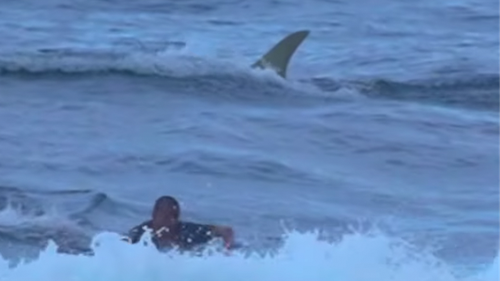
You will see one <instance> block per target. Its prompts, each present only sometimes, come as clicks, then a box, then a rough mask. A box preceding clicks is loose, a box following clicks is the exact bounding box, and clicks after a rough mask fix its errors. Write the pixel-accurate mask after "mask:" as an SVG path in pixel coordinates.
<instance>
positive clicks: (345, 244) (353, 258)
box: [0, 233, 498, 281]
mask: <svg viewBox="0 0 500 281" xmlns="http://www.w3.org/2000/svg"><path fill="white" fill-rule="evenodd" d="M316 237H317V236H316V234H314V233H310V234H298V233H291V234H289V236H288V238H287V239H286V243H285V245H284V247H283V248H282V249H281V250H280V251H279V252H278V253H276V254H274V255H266V256H261V255H259V254H251V255H245V254H244V253H240V252H233V253H231V254H230V255H227V254H224V253H220V252H215V253H214V252H212V254H211V255H204V256H193V255H189V254H180V253H177V252H169V253H159V252H158V251H157V250H156V249H155V248H154V247H152V246H144V245H143V244H142V243H139V244H135V245H131V244H127V243H124V242H122V241H120V239H119V238H120V237H119V236H118V235H117V234H113V233H102V234H99V235H97V236H96V237H95V238H94V242H93V243H94V247H93V248H94V250H95V255H94V256H72V255H65V254H58V253H56V247H55V245H54V244H53V243H50V244H49V246H48V247H47V249H46V250H45V251H43V253H41V255H40V257H39V258H38V259H37V260H35V261H31V262H27V263H23V264H20V265H18V266H17V267H15V268H10V269H9V268H8V263H7V261H4V260H0V280H2V281H39V280H47V281H49V280H64V281H87V280H88V281H90V280H92V281H101V280H102V281H104V280H106V281H112V280H120V281H127V280H134V281H137V280H148V281H157V280H158V281H160V280H161V281H165V280H175V281H183V280H186V281H187V280H207V281H211V280H213V281H224V280H228V281H235V280H238V281H247V280H248V281H256V280H258V281H276V280H286V281H322V280H325V281H326V280H332V281H334V280H342V281H373V280H377V281H385V280H401V281H413V280H415V281H448V280H450V281H457V280H467V281H473V280H474V281H476V280H477V281H479V280H481V281H490V280H491V281H493V280H498V277H497V276H498V258H497V260H496V261H495V264H494V266H493V267H492V268H491V269H490V270H488V271H485V272H481V273H480V275H474V277H470V276H469V277H467V278H465V279H460V278H459V277H456V276H455V275H454V273H453V270H452V268H451V267H450V266H449V265H447V264H446V263H444V262H441V261H439V260H438V259H437V258H435V257H433V256H432V255H429V254H425V253H419V252H418V251H415V249H413V248H412V247H411V246H409V245H406V244H405V243H403V242H401V241H395V240H394V239H390V238H388V237H386V236H384V235H362V234H354V235H350V236H347V237H345V238H344V239H343V240H342V241H341V242H339V243H336V244H329V243H327V242H322V241H318V240H317V239H316ZM148 240H149V238H148V237H146V238H144V239H143V241H142V242H147V241H148ZM148 245H150V244H148Z"/></svg>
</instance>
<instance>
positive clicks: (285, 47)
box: [252, 30, 309, 79]
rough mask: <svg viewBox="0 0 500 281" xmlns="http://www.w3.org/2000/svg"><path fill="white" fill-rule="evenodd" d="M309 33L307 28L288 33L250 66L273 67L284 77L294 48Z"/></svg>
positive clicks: (295, 48)
mask: <svg viewBox="0 0 500 281" xmlns="http://www.w3.org/2000/svg"><path fill="white" fill-rule="evenodd" d="M307 35H309V30H301V31H297V32H294V33H292V34H289V35H288V36H286V37H285V38H283V39H282V40H281V41H280V42H278V44H276V45H274V47H273V48H272V49H271V50H269V51H268V52H267V53H266V54H265V55H264V56H262V58H260V59H259V60H258V61H256V62H255V63H254V64H252V68H261V69H267V68H270V69H273V70H274V71H276V73H278V75H279V76H281V77H283V78H285V79H286V72H287V68H288V63H289V62H290V59H291V58H292V55H293V54H294V53H295V50H297V48H298V47H299V45H300V44H301V43H302V41H304V39H306V37H307Z"/></svg>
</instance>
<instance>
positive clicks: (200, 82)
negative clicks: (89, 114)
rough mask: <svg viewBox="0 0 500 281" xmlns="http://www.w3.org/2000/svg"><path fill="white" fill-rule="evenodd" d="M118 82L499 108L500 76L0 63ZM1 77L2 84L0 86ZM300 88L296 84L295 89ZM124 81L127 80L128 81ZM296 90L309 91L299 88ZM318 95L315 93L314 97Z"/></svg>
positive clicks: (8, 73) (47, 60) (131, 58)
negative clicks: (293, 74)
mask: <svg viewBox="0 0 500 281" xmlns="http://www.w3.org/2000/svg"><path fill="white" fill-rule="evenodd" d="M107 77H109V78H110V79H111V78H113V77H122V78H123V79H124V80H130V81H128V83H137V82H139V83H144V84H151V85H156V86H160V87H162V88H163V89H165V90H167V91H169V92H179V91H181V92H186V91H188V90H189V93H190V94H194V95H199V96H200V97H201V96H203V97H207V96H208V97H210V98H223V99H229V100H234V99H236V100H240V101H248V100H254V101H261V102H271V101H272V100H286V101H287V102H290V101H293V100H294V99H295V101H296V102H306V101H313V102H318V98H320V100H319V101H321V102H324V101H325V99H327V100H328V101H330V102H336V101H337V99H334V100H331V99H330V98H335V97H339V96H341V95H339V93H340V92H342V91H343V90H346V91H347V92H354V94H362V95H364V96H368V97H371V98H376V99H386V100H396V101H409V102H419V103H430V104H439V105H445V106H452V107H463V108H470V109H479V110H491V111H498V110H499V95H498V91H499V89H500V87H499V83H500V80H499V78H498V74H470V75H466V74H460V76H457V77H454V78H449V77H448V78H439V77H430V78H428V79H425V80H419V81H396V80H390V79H378V78H376V77H374V78H371V79H366V80H354V81H338V80H335V79H334V78H316V77H308V78H304V79H301V80H300V81H293V80H292V81H283V80H281V79H280V78H278V77H276V75H273V74H271V73H270V72H262V71H255V70H252V69H250V67H248V66H247V65H238V64H234V63H232V62H227V61H220V60H210V59H201V58H197V57H190V56H185V55H181V54H163V55H162V54H160V53H158V52H153V53H151V52H135V53H131V54H128V53H119V52H114V53H110V52H103V53H96V52H95V51H92V52H90V51H89V52H86V51H79V52H76V51H71V52H70V51H64V50H60V51H57V50H55V51H54V50H53V51H51V52H46V51H39V52H35V53H29V54H28V53H25V54H10V55H3V56H1V57H0V79H2V78H3V79H11V78H14V79H20V80H21V81H25V82H26V81H29V82H36V81H37V80H47V79H50V80H53V81H56V82H57V81H59V82H61V83H63V82H64V81H67V80H68V78H71V79H72V80H74V79H84V80H88V79H101V80H100V81H101V82H100V83H108V82H109V83H116V81H115V80H111V81H108V82H107V80H106V79H108V78H107ZM3 79H2V80H3ZM297 82H298V83H297ZM125 83H127V82H125ZM301 85H312V86H313V87H307V86H306V87H303V86H301ZM316 89H319V91H317V90H316Z"/></svg>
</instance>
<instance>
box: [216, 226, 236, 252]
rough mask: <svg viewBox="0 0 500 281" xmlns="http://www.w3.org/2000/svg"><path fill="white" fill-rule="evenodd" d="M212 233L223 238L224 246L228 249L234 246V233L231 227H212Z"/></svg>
mask: <svg viewBox="0 0 500 281" xmlns="http://www.w3.org/2000/svg"><path fill="white" fill-rule="evenodd" d="M212 231H213V232H214V234H215V236H216V237H221V238H222V240H224V246H225V247H226V249H229V248H231V247H232V246H233V244H234V231H233V229H232V228H231V227H228V226H219V225H214V226H212Z"/></svg>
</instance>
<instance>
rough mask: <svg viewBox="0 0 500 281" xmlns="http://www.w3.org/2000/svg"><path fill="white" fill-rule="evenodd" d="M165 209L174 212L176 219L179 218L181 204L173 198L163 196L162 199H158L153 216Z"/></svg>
mask: <svg viewBox="0 0 500 281" xmlns="http://www.w3.org/2000/svg"><path fill="white" fill-rule="evenodd" d="M165 207H168V208H169V209H171V210H173V211H174V215H175V217H176V218H179V215H180V211H181V209H180V206H179V202H178V201H177V200H176V199H175V198H174V197H172V196H161V197H160V198H158V199H156V202H155V206H154V208H153V214H156V213H157V212H158V211H159V210H160V209H162V208H165Z"/></svg>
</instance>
